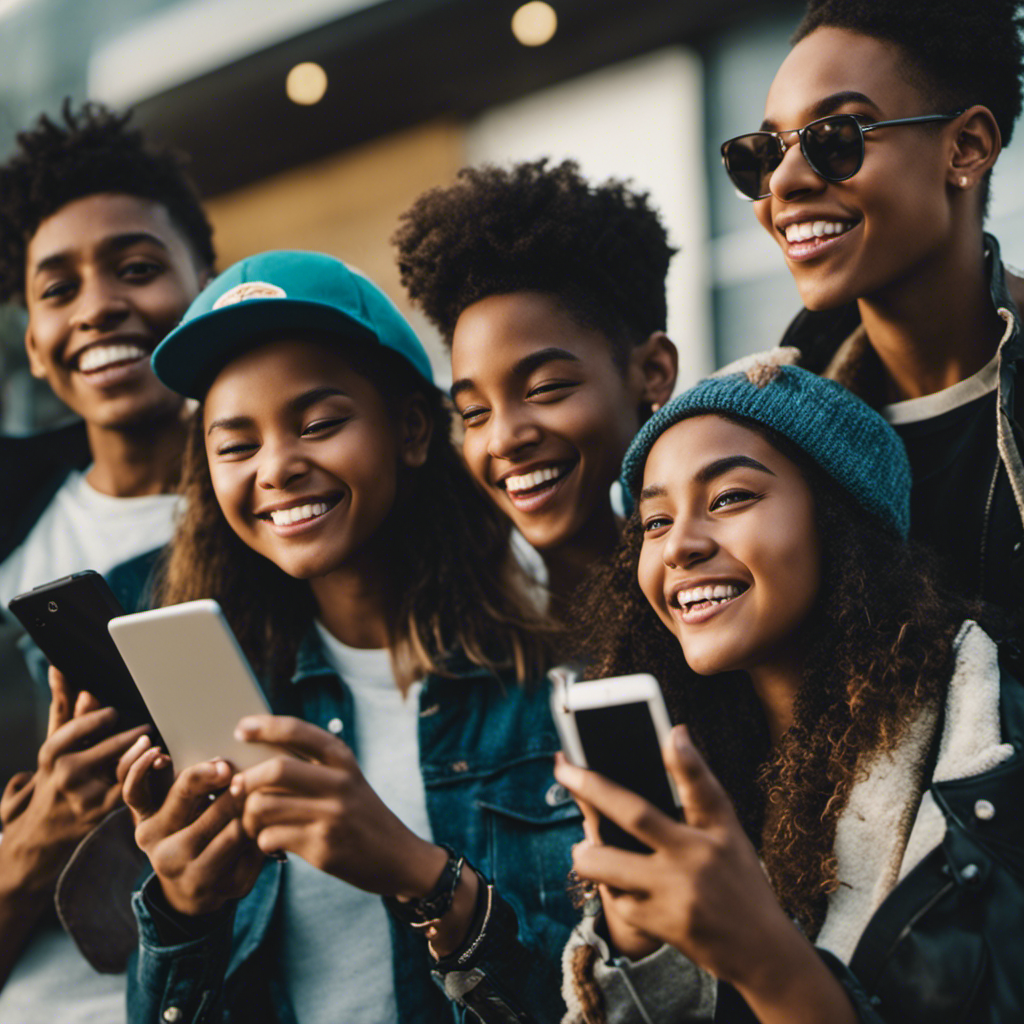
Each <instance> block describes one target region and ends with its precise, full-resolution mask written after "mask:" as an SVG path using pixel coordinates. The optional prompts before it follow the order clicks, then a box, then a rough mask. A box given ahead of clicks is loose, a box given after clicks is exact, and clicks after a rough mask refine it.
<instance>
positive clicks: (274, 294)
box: [213, 281, 288, 309]
mask: <svg viewBox="0 0 1024 1024" xmlns="http://www.w3.org/2000/svg"><path fill="white" fill-rule="evenodd" d="M286 298H288V296H287V294H286V293H285V290H284V289H283V288H279V287H278V286H277V285H276V284H270V283H269V282H267V281H246V282H245V283H244V284H236V285H235V287H234V288H231V289H229V290H228V291H226V292H225V293H224V294H223V295H222V296H221V297H220V298H219V299H218V300H217V301H216V302H215V303H214V304H213V308H214V309H223V308H224V307H225V306H233V305H234V304H235V303H236V302H245V301H246V299H286Z"/></svg>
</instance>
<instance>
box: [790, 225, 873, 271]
mask: <svg viewBox="0 0 1024 1024" xmlns="http://www.w3.org/2000/svg"><path fill="white" fill-rule="evenodd" d="M859 224H860V221H855V220H838V219H825V218H808V219H806V220H792V221H789V222H788V223H785V224H779V225H778V227H777V230H778V232H779V234H780V235H782V236H783V238H785V245H784V248H785V252H786V257H787V259H790V260H792V261H794V262H802V261H804V260H810V259H814V258H816V257H818V256H821V255H823V254H824V253H826V252H828V251H829V250H831V249H833V248H835V247H836V246H837V245H841V244H842V242H843V240H844V239H845V238H846V236H847V235H848V234H849V233H850V232H851V231H852V230H853V229H854V228H856V227H857V226H858V225H859Z"/></svg>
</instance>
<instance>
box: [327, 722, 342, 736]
mask: <svg viewBox="0 0 1024 1024" xmlns="http://www.w3.org/2000/svg"><path fill="white" fill-rule="evenodd" d="M327 731H328V732H330V733H333V734H334V735H335V736H340V735H341V734H342V733H343V732H344V731H345V723H344V722H343V721H342V720H341V719H340V718H332V719H331V720H330V721H329V722H328V723H327Z"/></svg>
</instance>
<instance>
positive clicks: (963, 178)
mask: <svg viewBox="0 0 1024 1024" xmlns="http://www.w3.org/2000/svg"><path fill="white" fill-rule="evenodd" d="M970 182H971V179H970V178H968V177H967V175H966V174H961V175H960V181H959V185H960V187H961V188H967V186H968V185H969V184H970Z"/></svg>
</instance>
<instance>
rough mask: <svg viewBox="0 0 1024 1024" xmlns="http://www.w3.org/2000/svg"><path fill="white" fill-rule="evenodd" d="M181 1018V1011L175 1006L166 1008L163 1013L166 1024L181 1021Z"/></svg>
mask: <svg viewBox="0 0 1024 1024" xmlns="http://www.w3.org/2000/svg"><path fill="white" fill-rule="evenodd" d="M181 1017H182V1013H181V1010H180V1009H179V1008H178V1007H177V1006H168V1007H167V1009H166V1010H164V1012H163V1018H164V1020H165V1021H167V1024H174V1022H175V1021H178V1020H181Z"/></svg>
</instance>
